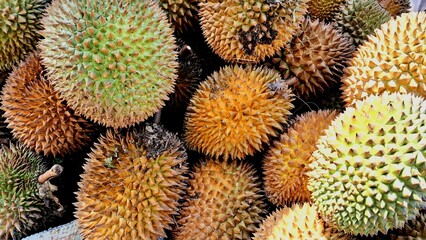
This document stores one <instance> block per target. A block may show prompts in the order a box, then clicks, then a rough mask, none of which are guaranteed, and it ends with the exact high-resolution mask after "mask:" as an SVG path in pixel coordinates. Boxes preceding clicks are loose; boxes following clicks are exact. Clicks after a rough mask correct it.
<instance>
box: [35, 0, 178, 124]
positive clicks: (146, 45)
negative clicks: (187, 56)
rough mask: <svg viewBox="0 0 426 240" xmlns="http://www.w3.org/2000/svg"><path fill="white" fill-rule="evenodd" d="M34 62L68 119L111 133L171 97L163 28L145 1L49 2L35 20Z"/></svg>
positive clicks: (162, 16)
mask: <svg viewBox="0 0 426 240" xmlns="http://www.w3.org/2000/svg"><path fill="white" fill-rule="evenodd" d="M41 22H42V24H43V26H44V30H42V31H41V34H42V36H43V37H44V38H43V39H42V40H40V43H39V49H40V50H41V58H42V63H43V65H44V66H45V67H46V73H47V75H48V77H49V79H50V81H51V82H52V84H53V86H54V89H55V91H57V92H58V93H59V95H60V96H61V98H62V99H63V100H65V101H67V104H68V106H69V107H70V108H71V109H73V110H74V111H75V112H76V114H79V115H82V116H84V117H86V118H88V119H91V120H93V121H95V122H96V123H99V124H102V125H104V126H106V127H112V128H115V129H117V128H126V127H130V126H133V125H134V124H137V123H140V122H142V121H144V120H146V119H147V118H148V117H150V116H152V115H154V113H156V112H157V111H158V110H159V109H160V108H162V107H163V106H164V104H165V101H166V100H168V95H169V94H170V93H172V92H173V89H174V85H175V80H176V78H177V67H178V62H177V52H176V51H175V49H176V44H175V38H174V37H173V29H172V27H171V23H169V21H168V20H167V16H166V13H165V12H164V10H163V9H161V7H160V6H159V5H158V4H157V2H153V1H152V0H147V1H122V0H107V1H103V2H102V4H99V2H98V1H92V0H56V1H54V2H53V3H52V4H51V5H50V6H49V7H48V8H47V9H46V15H45V17H44V18H43V19H42V21H41Z"/></svg>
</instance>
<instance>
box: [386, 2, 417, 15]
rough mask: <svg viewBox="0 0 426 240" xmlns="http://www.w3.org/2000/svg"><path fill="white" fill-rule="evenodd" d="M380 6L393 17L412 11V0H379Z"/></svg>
mask: <svg viewBox="0 0 426 240" xmlns="http://www.w3.org/2000/svg"><path fill="white" fill-rule="evenodd" d="M378 1H379V4H380V6H382V7H383V8H384V9H386V11H388V12H389V13H390V14H391V15H392V17H397V16H398V15H400V14H402V13H406V12H409V11H410V8H411V1H410V0H378Z"/></svg>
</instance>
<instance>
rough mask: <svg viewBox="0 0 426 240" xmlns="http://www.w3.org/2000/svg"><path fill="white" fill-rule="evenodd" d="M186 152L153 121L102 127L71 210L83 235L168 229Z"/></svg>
mask: <svg viewBox="0 0 426 240" xmlns="http://www.w3.org/2000/svg"><path fill="white" fill-rule="evenodd" d="M186 158H187V155H186V152H185V149H184V147H183V144H182V142H181V141H180V140H179V139H178V138H177V136H175V135H174V134H172V133H170V132H168V131H165V130H164V129H163V128H162V127H160V126H159V125H155V124H149V125H146V126H144V128H143V129H142V130H141V131H129V132H128V133H127V134H126V135H125V134H118V133H116V134H114V133H113V132H112V131H107V134H106V135H105V136H102V137H101V138H100V140H99V142H98V143H96V144H95V147H94V148H93V149H92V152H91V153H90V154H89V158H88V159H87V160H88V162H87V163H86V164H85V165H84V166H83V168H84V173H83V174H82V175H81V177H82V180H81V181H80V182H79V183H78V185H79V191H78V192H77V203H75V205H76V213H75V216H76V218H77V223H78V226H79V229H80V232H81V234H82V236H83V237H84V238H85V239H158V238H160V237H166V233H165V230H166V229H171V224H172V223H173V218H174V215H176V214H177V207H178V201H179V200H180V197H181V194H182V193H183V188H184V181H185V180H186V176H184V174H185V173H186V170H187V167H186Z"/></svg>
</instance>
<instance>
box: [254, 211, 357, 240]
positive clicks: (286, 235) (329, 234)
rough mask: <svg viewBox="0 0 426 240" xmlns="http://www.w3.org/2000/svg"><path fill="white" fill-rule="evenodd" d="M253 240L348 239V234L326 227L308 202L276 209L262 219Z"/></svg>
mask: <svg viewBox="0 0 426 240" xmlns="http://www.w3.org/2000/svg"><path fill="white" fill-rule="evenodd" d="M252 239H253V240H306V239H313V240H349V239H352V238H351V237H350V235H348V234H344V233H342V232H338V231H335V230H332V229H330V228H329V227H326V225H325V223H324V221H323V220H322V219H321V218H319V216H318V213H317V211H316V209H315V207H313V206H311V205H310V204H309V203H304V204H294V205H293V206H292V207H285V208H282V209H278V210H276V211H275V212H273V213H272V214H271V215H269V216H268V217H267V218H266V219H264V220H263V222H262V224H261V225H260V226H259V227H258V228H257V229H256V232H255V233H254V237H253V238H252Z"/></svg>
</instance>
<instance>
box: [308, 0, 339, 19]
mask: <svg viewBox="0 0 426 240" xmlns="http://www.w3.org/2000/svg"><path fill="white" fill-rule="evenodd" d="M346 1H347V0H334V1H333V0H310V1H308V13H309V16H311V17H312V18H314V19H319V20H321V21H331V20H333V18H334V16H335V15H336V14H337V13H338V12H339V11H340V8H341V7H342V6H344V5H345V4H346Z"/></svg>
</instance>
